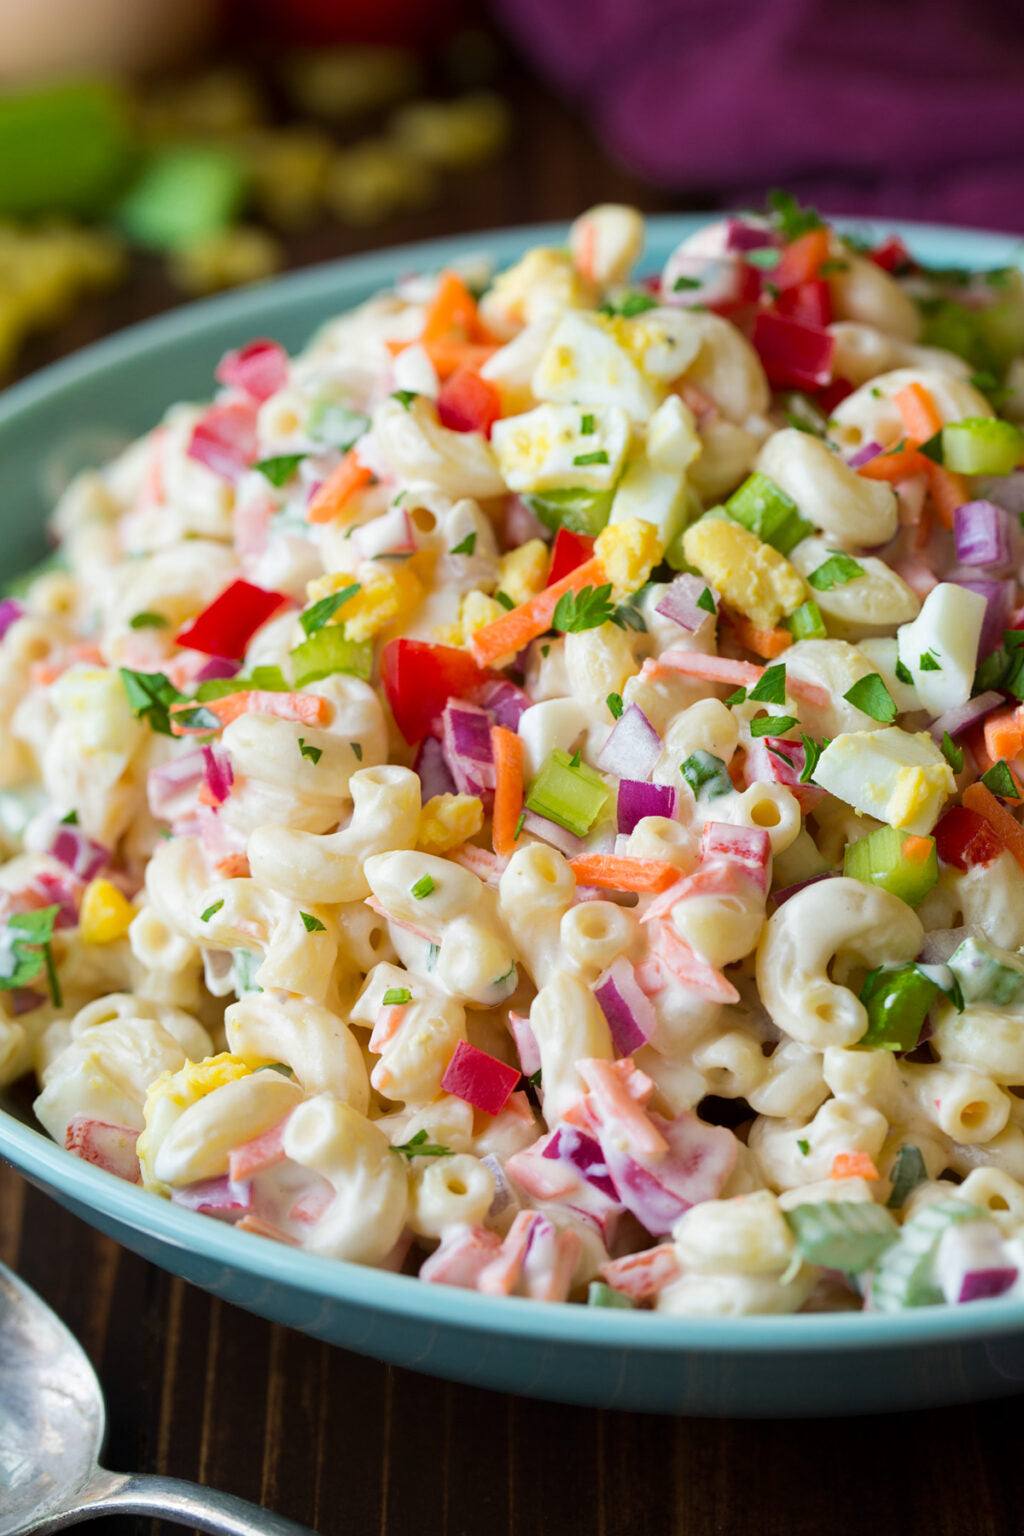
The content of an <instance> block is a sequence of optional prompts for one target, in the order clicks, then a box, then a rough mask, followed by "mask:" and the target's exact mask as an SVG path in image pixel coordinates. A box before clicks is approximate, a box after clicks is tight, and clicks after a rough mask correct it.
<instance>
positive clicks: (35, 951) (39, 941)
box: [0, 905, 64, 1008]
mask: <svg viewBox="0 0 1024 1536" xmlns="http://www.w3.org/2000/svg"><path fill="white" fill-rule="evenodd" d="M59 913H60V906H59V905H56V906H52V907H40V908H38V909H37V910H36V911H35V912H17V913H15V915H14V916H13V917H10V918H8V919H7V929H6V932H7V934H9V935H10V944H9V947H8V945H5V946H4V949H3V950H2V951H0V962H2V963H3V964H5V965H6V966H7V967H9V969H8V970H7V974H6V975H4V976H0V990H2V991H4V992H10V991H12V990H13V989H14V988H15V987H24V986H27V985H28V983H29V982H30V981H35V979H36V977H37V976H38V975H39V973H40V971H42V970H45V971H46V979H47V982H48V984H49V987H50V998H51V1000H52V1002H53V1006H54V1007H55V1008H60V1007H61V1006H62V1005H63V1002H64V997H63V994H62V992H61V987H60V980H59V978H58V976H57V967H56V964H55V963H54V959H53V951H52V949H51V948H50V941H51V940H52V938H53V928H54V924H55V923H56V921H57V917H58V915H59Z"/></svg>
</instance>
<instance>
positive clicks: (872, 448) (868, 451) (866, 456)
mask: <svg viewBox="0 0 1024 1536" xmlns="http://www.w3.org/2000/svg"><path fill="white" fill-rule="evenodd" d="M884 451H885V450H884V448H883V447H882V444H881V443H876V442H874V441H872V442H870V443H864V444H863V446H862V447H860V448H858V449H857V452H856V453H852V454H851V455H850V457H849V458H848V459H847V461H846V463H847V466H848V467H849V468H850V469H860V467H861V465H862V464H867V463H868V461H869V460H870V459H876V458H877V457H878V455H879V454H880V453H884Z"/></svg>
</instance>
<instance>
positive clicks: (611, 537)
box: [594, 498, 666, 596]
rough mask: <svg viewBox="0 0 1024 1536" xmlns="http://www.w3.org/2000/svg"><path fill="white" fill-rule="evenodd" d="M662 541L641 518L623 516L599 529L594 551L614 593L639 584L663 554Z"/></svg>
mask: <svg viewBox="0 0 1024 1536" xmlns="http://www.w3.org/2000/svg"><path fill="white" fill-rule="evenodd" d="M616 499H618V498H616ZM665 542H666V541H665V540H664V539H663V538H662V537H661V534H660V531H659V530H658V529H657V528H656V527H655V525H654V523H653V522H648V521H647V519H646V518H643V517H625V518H623V519H622V520H621V521H619V522H616V523H609V524H608V526H607V528H602V530H601V532H600V533H599V534H598V536H597V540H596V542H595V544H594V554H595V555H596V556H597V557H598V559H599V560H600V562H601V565H602V567H603V569H604V573H605V575H606V577H607V578H608V580H609V581H610V582H611V584H612V586H613V588H614V589H615V594H616V596H622V595H624V594H625V593H627V592H635V591H636V589H637V587H642V586H643V584H644V582H645V581H646V580H647V578H648V576H650V574H651V571H652V570H653V569H654V567H655V566H656V565H657V563H658V561H659V560H660V559H661V557H662V555H663V554H664V553H665Z"/></svg>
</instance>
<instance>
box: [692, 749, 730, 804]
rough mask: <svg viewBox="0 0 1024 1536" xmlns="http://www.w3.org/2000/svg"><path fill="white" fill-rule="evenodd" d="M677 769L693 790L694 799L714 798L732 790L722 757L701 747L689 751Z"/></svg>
mask: <svg viewBox="0 0 1024 1536" xmlns="http://www.w3.org/2000/svg"><path fill="white" fill-rule="evenodd" d="M679 771H680V773H681V774H682V775H683V778H684V779H685V780H686V782H687V784H689V786H690V788H691V789H692V790H693V796H694V799H695V800H715V799H717V798H718V796H719V795H728V794H730V793H731V792H732V780H731V779H730V777H729V772H728V769H727V768H726V766H725V764H724V763H723V761H722V759H721V758H720V757H716V756H715V754H714V753H713V752H705V751H704V750H703V748H700V749H698V750H697V751H696V752H691V754H690V756H689V757H688V758H687V759H686V761H685V763H683V764H681V766H680V769H679Z"/></svg>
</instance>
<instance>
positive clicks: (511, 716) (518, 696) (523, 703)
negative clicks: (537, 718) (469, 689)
mask: <svg viewBox="0 0 1024 1536" xmlns="http://www.w3.org/2000/svg"><path fill="white" fill-rule="evenodd" d="M476 697H477V699H478V700H479V701H480V704H481V705H482V706H483V708H484V709H487V710H490V712H491V714H492V715H493V716H494V723H495V724H496V725H503V726H504V727H505V729H506V730H508V731H518V729H519V721H520V719H521V718H522V716H523V715H524V714H525V713H526V711H527V710H528V709H529V707H530V696H529V694H528V693H524V692H523V690H522V688H517V687H516V685H515V683H510V682H508V681H507V679H505V678H496V679H495V680H494V681H493V682H489V683H485V684H484V686H483V687H482V688H481V689H480V690H479V692H478V693H477V694H476Z"/></svg>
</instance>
